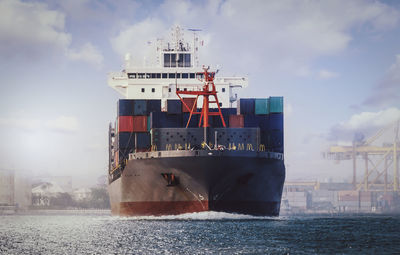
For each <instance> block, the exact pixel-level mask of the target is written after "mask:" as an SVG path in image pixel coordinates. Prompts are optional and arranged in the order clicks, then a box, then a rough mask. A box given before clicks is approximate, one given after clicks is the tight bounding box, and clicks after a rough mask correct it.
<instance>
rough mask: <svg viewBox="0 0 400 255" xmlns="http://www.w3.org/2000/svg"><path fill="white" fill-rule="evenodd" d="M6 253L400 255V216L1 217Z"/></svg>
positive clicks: (0, 246) (0, 247)
mask: <svg viewBox="0 0 400 255" xmlns="http://www.w3.org/2000/svg"><path fill="white" fill-rule="evenodd" d="M0 254H400V216H395V215H347V216H318V215H313V216H312V215H311V216H310V215H309V216H281V217H252V216H246V215H236V214H227V213H216V212H204V213H191V214H184V215H179V216H164V217H127V218H125V217H112V216H110V215H92V214H75V215H74V214H64V215H63V214H60V215H55V214H54V213H53V214H46V215H9V216H0Z"/></svg>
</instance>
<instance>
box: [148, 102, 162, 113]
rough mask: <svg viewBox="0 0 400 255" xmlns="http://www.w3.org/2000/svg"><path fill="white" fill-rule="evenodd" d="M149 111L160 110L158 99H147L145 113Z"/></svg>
mask: <svg viewBox="0 0 400 255" xmlns="http://www.w3.org/2000/svg"><path fill="white" fill-rule="evenodd" d="M151 112H161V100H160V99H150V100H147V113H151Z"/></svg>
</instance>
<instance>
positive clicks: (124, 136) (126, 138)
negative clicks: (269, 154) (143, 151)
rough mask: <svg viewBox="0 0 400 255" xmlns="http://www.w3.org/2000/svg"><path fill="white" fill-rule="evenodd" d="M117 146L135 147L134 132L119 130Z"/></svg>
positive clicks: (123, 147)
mask: <svg viewBox="0 0 400 255" xmlns="http://www.w3.org/2000/svg"><path fill="white" fill-rule="evenodd" d="M118 147H119V149H126V148H129V149H133V148H134V147H135V133H131V132H119V133H118Z"/></svg>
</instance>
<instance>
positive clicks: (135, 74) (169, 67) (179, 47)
mask: <svg viewBox="0 0 400 255" xmlns="http://www.w3.org/2000/svg"><path fill="white" fill-rule="evenodd" d="M191 31H193V34H194V36H193V43H192V44H191V45H189V43H186V42H184V40H183V34H182V30H181V28H180V27H179V26H177V27H175V28H174V32H173V35H174V38H175V41H174V42H173V43H166V44H165V43H163V40H158V41H157V57H156V64H154V65H152V66H135V67H134V66H131V63H130V56H129V55H127V57H126V58H125V69H124V70H122V71H121V72H112V73H109V76H108V84H109V86H110V87H112V88H113V89H115V90H116V91H117V92H119V93H120V94H121V95H122V96H123V97H124V98H127V99H161V104H162V107H164V106H165V101H166V100H167V99H178V97H177V95H176V89H177V88H178V89H179V90H188V91H190V90H201V88H202V86H203V82H202V76H201V75H198V73H203V68H202V67H201V66H199V64H198V55H197V53H198V47H199V38H198V37H197V35H196V30H191ZM214 84H215V86H216V89H217V91H218V99H219V102H220V106H221V107H232V104H233V103H235V102H236V99H237V96H236V94H234V92H235V91H234V89H237V88H244V87H247V85H248V80H247V78H245V77H218V76H217V77H216V78H215V80H214ZM199 103H200V105H198V106H199V107H201V102H199Z"/></svg>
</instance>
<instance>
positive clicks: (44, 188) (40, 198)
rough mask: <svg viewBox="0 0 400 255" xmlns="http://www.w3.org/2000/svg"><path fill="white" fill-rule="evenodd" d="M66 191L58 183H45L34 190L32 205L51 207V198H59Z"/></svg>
mask: <svg viewBox="0 0 400 255" xmlns="http://www.w3.org/2000/svg"><path fill="white" fill-rule="evenodd" d="M60 193H64V190H63V189H62V188H61V187H60V186H59V185H58V184H56V183H51V182H44V183H41V184H39V185H38V186H36V187H34V188H33V189H32V205H34V206H50V204H51V198H54V197H57V196H58V195H59V194H60Z"/></svg>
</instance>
